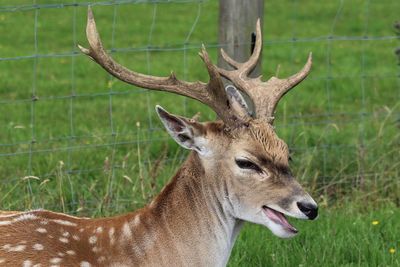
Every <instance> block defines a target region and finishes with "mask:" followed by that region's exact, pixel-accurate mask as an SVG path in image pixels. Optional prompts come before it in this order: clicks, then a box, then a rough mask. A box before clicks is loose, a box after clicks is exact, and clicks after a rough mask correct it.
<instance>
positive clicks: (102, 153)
mask: <svg viewBox="0 0 400 267" xmlns="http://www.w3.org/2000/svg"><path fill="white" fill-rule="evenodd" d="M89 5H91V6H93V11H94V13H95V16H96V20H97V24H98V28H99V31H100V34H101V36H102V39H103V41H104V43H105V47H107V48H108V51H109V52H110V53H111V54H112V55H113V57H115V58H116V59H117V60H118V61H119V62H121V63H122V64H123V65H126V66H128V67H130V68H132V69H135V70H137V71H140V72H142V73H146V74H152V75H162V76H166V75H168V74H169V73H170V71H171V70H174V71H175V72H176V73H177V76H178V77H180V78H181V79H184V80H203V81H206V80H207V73H206V71H205V69H204V67H202V65H201V61H200V60H199V59H198V56H197V51H198V50H199V48H200V47H201V44H202V43H204V44H205V45H206V47H207V49H208V50H209V52H210V54H211V56H212V58H213V59H214V61H216V58H217V52H218V49H219V48H220V47H224V44H219V43H218V42H217V39H218V38H217V32H218V28H217V27H218V26H217V25H218V21H217V17H218V16H217V14H218V2H217V1H201V0H175V1H134V0H125V1H123V0H116V1H61V0H60V1H33V2H32V1H23V0H20V1H8V3H7V1H3V2H2V3H1V4H0V25H1V28H0V33H1V36H2V38H1V40H0V110H1V114H2V116H0V117H1V123H2V127H1V130H0V159H1V160H2V164H0V168H1V173H2V178H1V195H0V205H1V207H2V208H3V209H29V208H39V207H44V208H49V209H56V210H63V211H67V212H70V213H79V214H95V215H96V214H98V213H103V214H104V213H116V212H120V211H123V210H126V209H132V208H135V207H139V206H141V205H143V204H144V203H145V202H146V201H147V200H148V199H149V198H151V197H152V196H153V195H154V194H155V193H156V192H157V191H158V190H159V189H160V188H161V187H162V185H163V184H165V183H166V182H167V181H168V179H169V177H171V176H172V175H173V173H174V171H175V170H176V168H177V167H178V166H179V163H180V162H182V160H183V159H184V158H185V155H186V154H185V153H186V152H183V151H182V150H180V149H179V148H177V146H176V145H175V144H174V143H173V142H172V141H170V139H169V138H168V136H167V134H166V133H165V132H164V131H163V129H162V128H161V124H160V123H159V122H158V120H157V118H156V115H155V112H154V111H153V107H154V106H155V104H161V105H163V106H164V107H165V108H167V109H168V110H170V111H172V112H174V113H176V114H180V115H184V116H188V117H190V116H192V115H194V114H195V113H197V112H198V111H200V112H201V114H202V117H201V119H202V120H204V121H207V120H212V119H214V115H213V114H212V113H211V112H210V111H209V110H208V109H207V108H205V107H203V106H201V105H199V104H198V103H196V102H194V101H191V100H187V99H184V98H182V97H177V96H170V95H166V94H163V93H158V92H149V91H147V90H143V89H139V88H132V86H128V85H126V84H123V83H122V82H119V81H117V80H115V79H113V78H112V77H111V76H109V75H108V74H106V73H105V72H104V71H103V70H102V69H101V68H99V67H98V66H96V64H94V63H93V62H91V61H90V60H88V58H86V57H85V56H83V55H82V54H81V53H80V52H78V48H77V44H82V45H84V46H85V45H86V38H85V35H84V34H85V33H84V30H85V26H86V23H85V21H86V11H87V6H89ZM265 6H266V7H265V27H264V52H263V64H264V66H263V74H264V77H265V79H267V78H268V77H269V76H272V75H278V76H279V77H284V76H288V75H290V74H292V73H294V72H296V71H297V70H298V69H299V68H301V66H302V64H303V62H305V59H306V56H307V54H308V52H309V51H313V55H314V69H313V71H312V74H311V75H310V77H309V78H308V79H307V80H306V81H305V82H303V83H302V85H300V86H299V88H296V89H295V90H294V91H293V93H292V92H291V93H290V94H288V96H286V97H285V99H284V100H283V101H282V103H281V104H280V106H279V109H278V112H277V121H276V126H277V132H278V134H279V136H281V138H282V139H284V140H285V141H286V142H287V143H288V145H289V146H290V148H291V150H292V152H293V156H292V157H293V163H292V165H293V170H294V172H295V173H296V174H297V176H298V177H299V179H300V180H301V181H302V183H305V184H307V186H308V187H309V188H311V190H313V191H314V193H315V194H317V195H318V197H319V198H320V201H322V202H324V201H325V202H326V205H329V204H330V203H332V202H333V201H335V200H336V199H339V198H341V197H345V196H352V197H354V191H357V192H359V193H358V194H357V198H359V199H369V198H372V199H374V200H376V199H379V200H385V201H386V200H392V201H397V203H399V196H397V194H396V191H397V190H398V188H399V182H398V179H397V178H398V177H399V171H398V169H399V168H398V164H399V161H400V154H399V151H400V150H399V148H400V147H399V127H400V122H399V118H400V117H399V99H400V73H399V68H398V65H397V58H396V55H395V53H394V51H395V49H396V47H397V46H399V36H398V35H396V32H395V30H394V28H393V24H394V23H395V21H396V19H399V18H396V14H394V13H395V12H393V10H396V8H397V10H398V9H399V7H400V3H396V2H390V1H389V2H385V1H380V2H379V3H378V2H373V1H354V2H351V3H349V2H346V1H331V2H329V3H307V4H302V3H300V2H299V1H279V3H278V2H272V1H267V2H266V3H265ZM349 193H350V194H349Z"/></svg>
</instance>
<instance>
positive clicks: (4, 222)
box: [0, 221, 12, 226]
mask: <svg viewBox="0 0 400 267" xmlns="http://www.w3.org/2000/svg"><path fill="white" fill-rule="evenodd" d="M10 224H12V221H1V222H0V226H1V225H10Z"/></svg>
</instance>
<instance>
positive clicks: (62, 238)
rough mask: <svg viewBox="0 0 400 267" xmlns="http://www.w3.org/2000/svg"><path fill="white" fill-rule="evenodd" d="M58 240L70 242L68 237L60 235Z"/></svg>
mask: <svg viewBox="0 0 400 267" xmlns="http://www.w3.org/2000/svg"><path fill="white" fill-rule="evenodd" d="M58 240H60V242H63V243H68V242H69V241H68V238H65V237H60V238H59V239H58Z"/></svg>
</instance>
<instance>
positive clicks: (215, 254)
mask: <svg viewBox="0 0 400 267" xmlns="http://www.w3.org/2000/svg"><path fill="white" fill-rule="evenodd" d="M207 175H209V174H207V172H206V171H205V169H204V167H203V164H202V162H201V160H200V158H199V157H198V155H197V154H196V153H191V154H190V155H189V157H188V159H187V160H186V162H185V163H184V164H183V166H182V167H181V168H180V169H179V171H178V172H177V174H176V175H175V176H174V178H173V179H172V181H171V182H170V183H169V184H168V185H167V186H166V187H165V188H164V189H163V190H162V192H161V193H160V194H159V195H158V196H157V197H156V198H155V199H154V200H153V201H152V202H151V203H150V205H148V206H147V207H145V208H144V209H142V210H140V211H139V212H138V213H133V214H131V215H130V216H131V221H132V223H130V224H129V225H132V227H135V225H137V226H136V227H143V229H146V230H145V231H143V233H144V234H146V235H150V236H152V237H151V239H152V240H158V242H153V245H152V246H151V248H150V247H149V249H148V252H146V253H145V254H147V255H148V256H149V257H145V258H152V256H151V254H153V253H154V254H155V255H157V260H160V262H161V263H162V264H165V263H166V262H170V263H175V264H176V263H178V262H180V263H182V265H185V266H188V265H189V264H191V265H193V264H194V265H195V266H225V265H226V263H227V261H228V259H229V255H230V253H231V250H232V247H233V244H234V241H235V238H236V236H237V234H238V232H239V230H240V228H241V225H242V222H241V221H238V220H236V219H235V218H234V217H233V216H231V210H230V207H231V204H230V203H229V198H228V196H227V194H228V193H227V192H228V191H227V185H226V184H225V183H224V182H223V181H222V180H221V179H220V178H218V177H207ZM138 216H140V219H138ZM139 221H140V222H141V224H142V225H141V226H138V222H139ZM135 222H136V224H135ZM134 231H135V230H134V229H132V232H134ZM143 239H148V238H143ZM135 242H137V240H135ZM158 244H162V245H161V246H160V245H158ZM153 263H154V264H157V263H158V262H155V261H152V264H153ZM178 265H179V264H178Z"/></svg>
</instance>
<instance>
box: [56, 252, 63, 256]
mask: <svg viewBox="0 0 400 267" xmlns="http://www.w3.org/2000/svg"><path fill="white" fill-rule="evenodd" d="M57 255H58V256H60V257H64V256H65V254H64V253H62V252H58V253H57Z"/></svg>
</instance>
